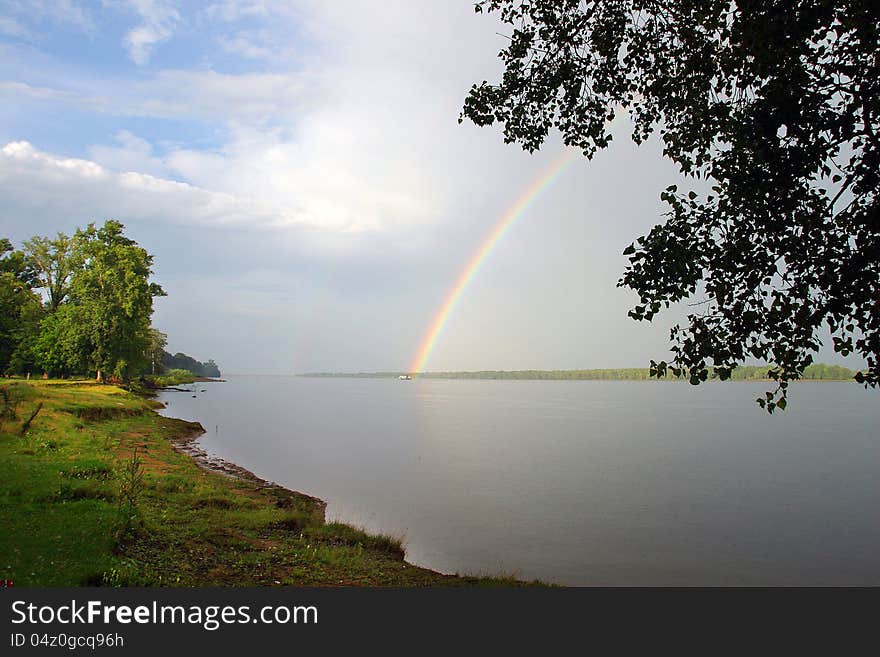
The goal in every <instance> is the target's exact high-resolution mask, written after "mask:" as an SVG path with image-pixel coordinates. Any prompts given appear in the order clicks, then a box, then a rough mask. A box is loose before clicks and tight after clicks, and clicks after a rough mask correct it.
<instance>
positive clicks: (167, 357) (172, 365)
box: [162, 351, 220, 376]
mask: <svg viewBox="0 0 880 657" xmlns="http://www.w3.org/2000/svg"><path fill="white" fill-rule="evenodd" d="M162 364H163V365H164V366H165V367H166V368H167V369H177V370H186V371H187V372H189V373H191V374H195V375H196V376H220V368H219V367H218V366H217V363H215V362H214V361H213V360H208V361H207V362H205V363H201V362H199V361H197V360H196V359H195V358H193V357H192V356H187V355H186V354H184V353H182V352H179V351H178V352H177V353H176V354H174V355H173V356H172V355H171V354H169V353H168V352H167V351H166V352H165V354H164V355H163V357H162Z"/></svg>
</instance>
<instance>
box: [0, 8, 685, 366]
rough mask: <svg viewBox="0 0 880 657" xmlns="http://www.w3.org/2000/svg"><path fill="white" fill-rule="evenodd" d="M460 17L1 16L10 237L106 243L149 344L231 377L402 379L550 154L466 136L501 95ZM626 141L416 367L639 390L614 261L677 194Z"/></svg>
mask: <svg viewBox="0 0 880 657" xmlns="http://www.w3.org/2000/svg"><path fill="white" fill-rule="evenodd" d="M500 29H501V28H500V27H499V25H497V24H496V23H495V22H494V18H493V17H491V16H490V17H487V16H485V15H479V16H478V15H475V14H474V12H473V8H472V4H471V3H470V2H467V1H461V2H458V1H450V0H419V1H409V0H386V1H383V2H365V1H357V0H338V1H337V0H335V1H334V2H325V1H321V0H288V1H283V2H282V1H278V0H220V1H219V2H213V3H211V2H183V3H178V2H170V1H166V0H95V1H92V2H83V1H78V0H55V1H49V0H5V1H3V2H0V199H2V201H3V202H2V204H0V234H2V235H8V236H9V237H11V238H12V239H13V240H14V241H21V240H23V239H26V238H28V237H30V236H31V235H34V234H51V233H54V232H55V231H58V230H62V231H65V232H72V231H73V230H74V229H75V228H76V227H77V226H83V225H85V224H86V223H88V222H90V221H103V220H104V219H107V218H111V217H112V218H116V219H119V220H121V221H123V223H125V224H126V226H127V229H128V232H129V234H130V235H131V236H132V237H134V238H135V239H137V240H138V241H139V242H140V243H141V244H143V245H144V246H145V247H146V248H147V249H148V250H149V251H150V252H151V253H153V254H154V255H155V277H156V279H157V280H158V281H159V282H160V283H161V284H162V285H163V286H164V287H165V289H166V290H167V291H168V293H169V296H168V297H166V298H162V299H159V300H157V303H156V314H155V316H154V323H155V325H156V326H157V327H158V328H160V329H162V330H164V331H166V332H167V333H168V334H169V337H170V347H171V348H172V349H173V350H182V351H185V352H187V353H191V354H193V355H195V356H197V357H199V358H202V359H206V358H209V357H210V358H214V359H215V360H217V361H218V362H219V363H220V365H221V366H222V367H223V368H224V370H225V371H227V372H230V373H235V372H239V373H244V372H253V373H278V374H284V373H292V372H304V371H315V370H322V371H323V370H391V369H405V368H406V367H407V365H408V363H409V362H410V361H411V360H412V357H413V355H414V353H415V351H416V350H417V348H418V345H419V343H420V341H421V337H422V335H423V334H424V332H425V331H426V330H427V328H428V326H429V325H430V323H431V319H432V316H433V314H434V312H435V311H436V310H437V308H438V307H439V306H440V304H441V303H442V301H443V298H444V296H445V294H446V292H447V290H448V289H449V288H450V287H451V285H452V284H453V282H454V281H455V279H456V277H457V275H458V273H459V271H460V270H461V268H462V267H463V266H464V265H465V264H466V263H467V262H468V260H469V259H470V257H471V254H472V253H473V252H474V250H475V249H477V248H478V247H479V245H480V243H481V242H482V240H483V239H484V238H485V236H486V235H487V234H488V233H489V232H490V231H491V230H492V228H493V226H494V225H495V223H496V222H497V221H498V220H499V219H500V218H501V217H502V215H503V214H504V212H505V211H506V209H507V208H508V207H509V206H510V205H511V204H512V203H513V202H514V201H515V200H516V198H517V197H518V195H519V194H520V192H521V191H522V190H524V189H525V188H527V187H528V186H529V184H530V182H531V181H532V180H534V179H535V178H536V177H537V176H539V175H540V173H541V172H542V171H543V169H544V168H545V167H546V166H547V165H548V164H549V163H550V162H552V161H553V160H554V159H555V158H556V157H557V156H558V154H559V151H560V148H561V146H560V144H559V143H558V142H557V141H554V140H552V139H551V141H550V142H549V143H548V144H547V145H546V146H545V148H544V149H542V151H541V152H539V153H537V154H535V155H528V154H525V153H523V152H522V151H521V150H520V149H519V148H518V147H516V146H510V145H505V144H503V141H502V139H501V137H500V134H499V132H498V131H497V130H495V129H478V128H476V127H474V126H472V125H469V124H467V123H465V124H462V125H459V124H458V122H457V119H458V115H459V111H460V109H461V104H462V101H463V98H464V96H465V94H466V92H467V90H468V88H469V87H470V85H471V84H472V83H474V82H476V81H480V80H483V79H491V78H492V77H493V76H496V75H497V73H498V71H499V66H500V65H499V63H498V61H497V60H496V58H495V56H496V54H497V52H498V50H499V49H500V48H501V47H502V46H503V38H502V37H500V36H499V35H498V34H497V33H498V32H499V31H500ZM627 127H628V126H627V125H626V122H625V120H619V121H618V122H617V123H616V124H615V125H614V128H613V131H614V134H615V141H614V145H613V146H612V148H610V149H608V150H607V151H605V152H603V153H601V154H600V155H599V156H598V157H597V158H596V159H595V160H594V161H593V162H586V161H585V160H584V161H578V162H577V163H576V164H574V165H572V166H571V167H569V169H568V170H567V171H566V172H565V173H564V174H563V175H562V176H560V178H559V179H558V180H557V181H556V183H554V185H553V186H552V187H551V188H550V189H548V190H547V191H546V192H545V193H544V194H543V195H542V196H541V198H540V199H538V201H536V202H535V203H534V204H533V205H532V208H531V210H530V211H529V213H528V214H527V215H524V216H523V217H522V218H521V219H520V220H519V221H518V222H517V224H516V225H515V226H514V227H513V228H512V229H511V230H510V231H509V232H508V234H507V236H506V237H505V238H504V241H503V243H502V244H501V245H500V246H499V247H498V249H496V250H495V252H493V254H492V256H491V257H490V258H489V259H488V260H487V262H486V264H485V265H484V266H483V268H482V270H481V271H480V274H479V276H478V277H477V279H476V280H475V281H474V282H473V283H472V285H471V286H470V288H469V289H468V291H467V294H466V295H465V297H464V298H463V299H462V301H461V303H460V304H459V305H458V307H457V309H456V311H455V313H454V315H453V316H452V318H451V319H450V321H449V323H448V325H447V327H446V329H445V330H444V332H443V334H442V335H441V338H440V340H439V341H438V344H437V348H436V350H435V352H434V354H433V356H432V358H431V360H430V361H429V362H428V368H429V369H433V370H444V369H521V368H577V367H624V366H644V365H645V364H646V363H647V362H648V360H649V359H651V358H655V359H658V358H663V357H665V356H666V354H667V351H666V348H667V344H666V337H667V335H668V329H669V326H670V325H671V324H672V323H674V321H675V320H676V319H678V318H680V317H681V316H682V313H683V312H685V311H686V308H683V309H674V310H673V311H672V312H671V313H669V314H668V315H666V316H663V317H661V318H660V319H659V320H655V322H654V324H653V325H647V324H640V323H636V322H633V321H632V320H630V319H628V318H627V316H626V311H627V310H628V309H629V308H630V307H631V306H632V304H633V301H634V298H633V295H632V294H631V293H629V292H627V291H626V290H621V289H618V288H616V286H615V284H616V282H617V279H618V278H619V276H620V274H621V272H622V271H623V268H624V266H625V262H626V260H625V258H623V256H622V255H621V252H622V250H623V249H624V248H625V247H626V246H627V245H628V244H629V243H630V242H631V241H632V240H633V239H634V238H636V237H637V236H638V235H640V234H642V233H644V232H646V231H647V230H648V229H650V227H651V226H652V225H654V224H655V223H657V222H658V221H659V220H660V212H661V210H662V208H661V206H660V204H659V201H658V197H659V193H660V190H662V189H663V188H665V187H666V186H667V185H669V184H670V183H672V182H676V181H677V174H676V172H675V170H674V169H673V168H672V167H671V166H670V165H669V164H668V163H667V162H665V161H664V160H663V159H662V158H661V156H660V152H659V148H658V147H657V145H656V144H655V143H648V144H647V145H645V146H643V147H641V148H636V147H635V146H634V145H633V144H632V143H631V142H630V141H629V139H628V131H627Z"/></svg>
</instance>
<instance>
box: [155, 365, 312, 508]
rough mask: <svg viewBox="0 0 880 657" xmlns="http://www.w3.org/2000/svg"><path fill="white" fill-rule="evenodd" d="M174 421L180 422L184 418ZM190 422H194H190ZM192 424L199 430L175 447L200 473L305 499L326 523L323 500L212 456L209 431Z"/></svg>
mask: <svg viewBox="0 0 880 657" xmlns="http://www.w3.org/2000/svg"><path fill="white" fill-rule="evenodd" d="M212 380H216V379H212ZM156 403H158V404H162V408H168V407H167V406H166V405H165V404H163V403H162V402H156ZM157 411H158V408H157V409H155V410H154V412H156V414H157V415H159V417H169V416H166V415H160V414H159V413H158V412H157ZM172 419H177V420H179V419H180V418H172ZM187 422H190V421H188V420H187ZM190 424H191V425H196V426H198V428H195V426H193V428H192V430H191V431H183V432H181V433H180V434H179V435H177V436H175V437H172V438H171V446H172V447H173V448H174V450H175V451H176V452H178V453H179V454H184V455H185V456H188V457H189V458H190V459H192V460H193V462H195V464H196V465H197V466H198V467H199V469H201V470H203V471H205V472H210V473H214V474H219V475H223V476H225V477H230V478H232V479H238V480H240V481H245V482H247V483H249V484H252V485H254V487H255V489H256V490H265V491H272V492H275V493H281V494H282V495H290V496H295V497H299V498H304V499H306V500H308V501H309V502H310V503H311V504H313V505H314V506H315V508H316V509H317V510H319V511H320V518H321V519H322V520H326V518H325V513H326V510H327V502H325V501H324V500H322V499H321V498H319V497H315V496H314V495H309V494H307V493H303V492H301V491H298V490H293V489H292V488H287V487H286V486H282V485H281V484H279V483H277V482H274V481H269V480H268V479H264V478H263V477H260V476H258V475H256V474H254V473H253V472H251V471H250V470H248V469H247V468H244V467H242V466H240V465H238V464H237V463H233V462H232V461H227V460H226V459H223V458H220V457H219V456H215V455H212V454H210V453H208V452H207V451H206V450H205V449H204V448H203V447H202V446H201V445H200V444H199V439H200V438H201V437H202V436H204V435H205V434H206V433H207V432H206V431H205V428H204V427H203V426H202V425H201V423H200V422H190Z"/></svg>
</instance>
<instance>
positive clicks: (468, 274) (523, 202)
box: [409, 149, 580, 374]
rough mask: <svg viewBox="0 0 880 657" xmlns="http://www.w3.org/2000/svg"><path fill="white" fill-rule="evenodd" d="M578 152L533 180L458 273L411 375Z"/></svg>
mask: <svg viewBox="0 0 880 657" xmlns="http://www.w3.org/2000/svg"><path fill="white" fill-rule="evenodd" d="M578 155H580V151H579V150H577V149H566V150H565V151H564V152H563V153H562V155H560V156H559V157H558V158H557V159H556V160H555V161H554V162H553V163H552V164H551V165H550V166H549V167H547V169H546V170H544V171H543V172H542V173H541V175H540V176H538V177H537V178H536V179H535V180H534V182H532V184H531V185H529V187H528V188H527V189H526V190H525V191H524V192H523V193H522V194H521V195H520V197H519V198H518V199H517V200H516V202H515V203H514V204H513V205H511V206H510V207H509V208H508V210H507V212H505V213H504V215H502V217H501V219H500V220H499V221H498V223H497V224H495V227H494V228H493V229H492V232H491V233H489V235H487V236H486V239H485V240H483V242H482V244H480V247H479V248H478V249H477V250H476V251H475V252H474V254H473V256H471V259H470V260H468V263H467V265H466V266H465V268H464V269H463V270H462V271H461V273H460V274H459V275H458V278H457V279H456V281H455V285H453V286H452V289H451V290H450V291H449V293H448V294H447V295H446V299H445V301H444V302H443V305H442V306H440V309H439V310H438V311H437V314H436V315H434V319H433V321H432V322H431V325H430V326H429V327H428V330H427V332H426V333H425V336H424V338H422V342H421V344H420V346H419V350H418V352H417V354H416V356H415V358H414V359H413V361H412V364H411V365H410V368H409V372H410V374H417V373H419V372H422V371H423V370H424V367H425V363H426V362H427V361H428V358H430V356H431V352H432V351H433V350H434V346H435V345H436V344H437V338H438V337H440V333H441V332H442V331H443V327H444V326H446V322H448V321H449V317H450V315H452V311H453V310H455V307H456V306H457V305H458V302H459V300H460V299H461V297H462V295H463V294H464V291H465V290H466V289H467V288H468V286H469V285H470V284H471V281H473V280H474V277H475V276H476V275H477V272H479V271H480V268H481V267H482V266H483V263H485V262H486V260H487V259H488V257H489V255H491V253H492V251H493V250H494V249H495V247H496V246H498V243H499V242H500V241H501V238H503V237H504V236H505V235H506V234H507V231H508V230H509V229H510V227H511V226H512V225H513V222H515V221H516V220H517V219H519V218H520V217H521V216H522V215H524V214H525V213H526V211H527V210H528V209H529V208H530V207H531V205H532V203H533V202H534V201H535V199H536V198H538V196H540V195H541V192H543V191H544V190H545V189H547V187H549V186H550V185H551V184H552V183H553V181H554V180H556V178H557V177H558V176H559V175H560V174H561V173H562V172H563V171H564V170H565V168H566V167H567V166H568V165H569V164H570V163H571V162H573V161H574V160H575V159H576V158H577V156H578Z"/></svg>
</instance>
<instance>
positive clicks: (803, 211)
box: [461, 0, 880, 411]
mask: <svg viewBox="0 0 880 657" xmlns="http://www.w3.org/2000/svg"><path fill="white" fill-rule="evenodd" d="M476 10H477V11H478V12H480V11H483V10H488V11H496V12H499V14H500V17H501V20H502V21H503V22H505V23H506V24H508V25H509V26H511V28H512V34H511V35H510V42H509V44H508V45H507V47H506V48H504V49H503V50H502V51H501V53H500V54H499V56H500V58H501V59H502V61H503V63H504V66H505V71H504V74H503V76H502V78H501V80H500V81H499V82H498V83H497V84H490V83H489V82H486V81H484V82H483V83H482V84H479V85H474V86H473V87H472V89H471V91H470V93H469V95H468V96H467V98H466V100H465V104H464V109H463V112H462V117H461V118H468V119H470V120H472V121H473V122H475V123H476V124H477V125H490V124H492V123H495V122H500V123H501V124H503V130H504V139H505V141H507V142H516V143H519V144H521V145H522V147H523V148H525V149H527V150H529V151H533V150H535V149H537V148H539V147H540V146H541V145H542V143H543V142H544V140H545V138H546V137H547V135H548V133H549V131H550V129H551V128H556V129H558V130H559V131H560V132H561V133H562V136H563V139H564V141H565V143H566V144H568V145H573V146H577V147H578V148H580V149H582V151H583V153H584V154H585V155H586V156H587V157H592V155H593V154H594V153H595V152H596V150H597V149H599V148H604V147H605V146H607V145H608V143H609V142H610V140H611V135H610V132H609V122H610V121H611V120H613V118H614V116H615V114H616V112H617V111H618V110H619V109H623V110H625V111H626V112H628V114H629V116H630V118H631V119H632V122H633V126H634V128H633V133H632V137H633V139H634V140H635V141H636V142H637V143H641V142H643V141H644V140H646V139H647V138H648V137H649V136H651V135H652V134H654V133H658V134H659V138H660V140H661V141H662V144H663V150H664V154H665V155H666V156H667V157H669V158H670V159H671V160H672V161H674V162H675V163H676V164H677V165H678V166H679V168H680V170H681V171H682V173H683V174H685V175H686V176H689V177H692V178H697V179H704V180H706V181H708V183H709V186H711V193H708V191H707V192H706V193H698V192H697V191H696V190H689V191H686V192H685V191H679V190H678V189H677V187H676V186H674V185H673V186H671V187H669V188H668V189H667V190H666V191H665V192H664V193H663V194H662V199H663V200H664V201H665V203H666V204H667V205H668V211H667V212H666V214H665V219H664V221H663V223H661V224H659V225H657V226H655V227H654V228H653V229H652V230H651V231H650V232H649V233H648V234H647V235H645V236H643V237H640V238H639V239H638V240H636V242H635V243H634V244H632V245H631V246H630V247H629V248H627V249H626V250H625V251H624V254H625V255H627V256H629V266H628V267H627V269H626V271H625V272H624V274H623V277H622V279H621V281H620V283H619V284H620V285H622V286H626V287H629V288H632V289H633V290H635V291H636V292H637V293H638V294H639V296H640V302H639V304H638V305H637V306H636V307H635V308H633V309H632V310H631V311H630V313H629V314H630V316H632V317H633V318H634V319H637V320H651V319H652V318H653V317H654V316H655V315H656V314H657V313H658V312H660V311H661V309H662V308H664V307H668V306H669V305H670V304H671V303H674V302H678V301H682V300H685V299H692V298H694V297H695V295H697V294H698V291H699V293H700V294H701V295H702V294H703V293H704V294H705V297H704V299H703V300H702V302H701V303H700V305H698V306H696V307H697V308H698V310H695V311H694V312H692V313H691V314H690V315H689V316H688V320H687V323H686V324H685V325H683V326H676V327H675V328H674V329H673V330H672V332H671V336H670V337H671V341H672V352H673V358H672V361H671V363H670V364H669V365H667V363H666V362H665V361H660V362H659V363H653V362H652V368H651V370H652V374H653V375H655V376H662V375H664V374H665V373H666V371H667V367H669V369H671V371H672V372H673V373H676V374H684V375H685V376H686V377H687V378H689V380H690V381H691V383H694V384H698V383H700V382H701V381H704V380H706V379H707V378H708V376H709V368H710V366H711V365H710V364H714V366H715V369H716V371H717V372H718V373H719V376H720V377H721V378H727V377H729V376H730V374H731V372H732V370H733V369H734V368H735V367H736V366H737V365H739V364H741V363H743V362H744V361H745V360H746V359H748V358H755V359H760V360H767V361H770V362H772V363H773V364H774V365H773V367H772V369H771V370H770V372H771V376H772V377H773V378H775V379H776V380H777V381H778V384H779V385H778V387H777V390H776V393H775V394H774V393H767V397H766V399H759V400H758V401H759V403H760V404H761V405H762V406H765V407H766V408H767V409H768V410H770V411H772V410H773V409H774V408H776V407H779V408H784V407H785V404H786V398H785V393H786V387H787V384H788V381H790V380H792V379H797V378H799V377H800V376H801V374H802V373H803V372H804V370H805V368H806V367H807V366H808V365H810V363H811V362H812V360H813V353H814V352H815V351H816V350H817V349H818V348H819V346H820V339H819V337H818V336H819V334H820V331H821V328H822V326H823V325H825V326H827V327H828V329H830V331H831V334H832V339H833V345H834V349H835V350H836V351H838V352H839V353H841V354H843V355H846V354H849V353H851V352H856V353H858V354H860V355H861V356H862V357H863V358H864V359H865V363H866V367H865V369H864V371H862V372H859V373H857V374H856V378H857V379H858V380H859V381H862V382H864V383H865V384H866V385H870V386H876V385H877V384H878V381H880V363H878V360H880V201H878V189H880V44H878V34H880V28H878V18H877V16H878V14H877V5H876V3H875V2H871V1H869V0H838V1H830V0H790V1H788V2H781V1H777V2H758V1H756V0H738V1H735V2H731V1H730V0H672V1H669V2H659V1H657V0H603V1H599V0H532V1H530V2H520V1H518V0H482V1H481V2H478V3H477V5H476Z"/></svg>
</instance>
